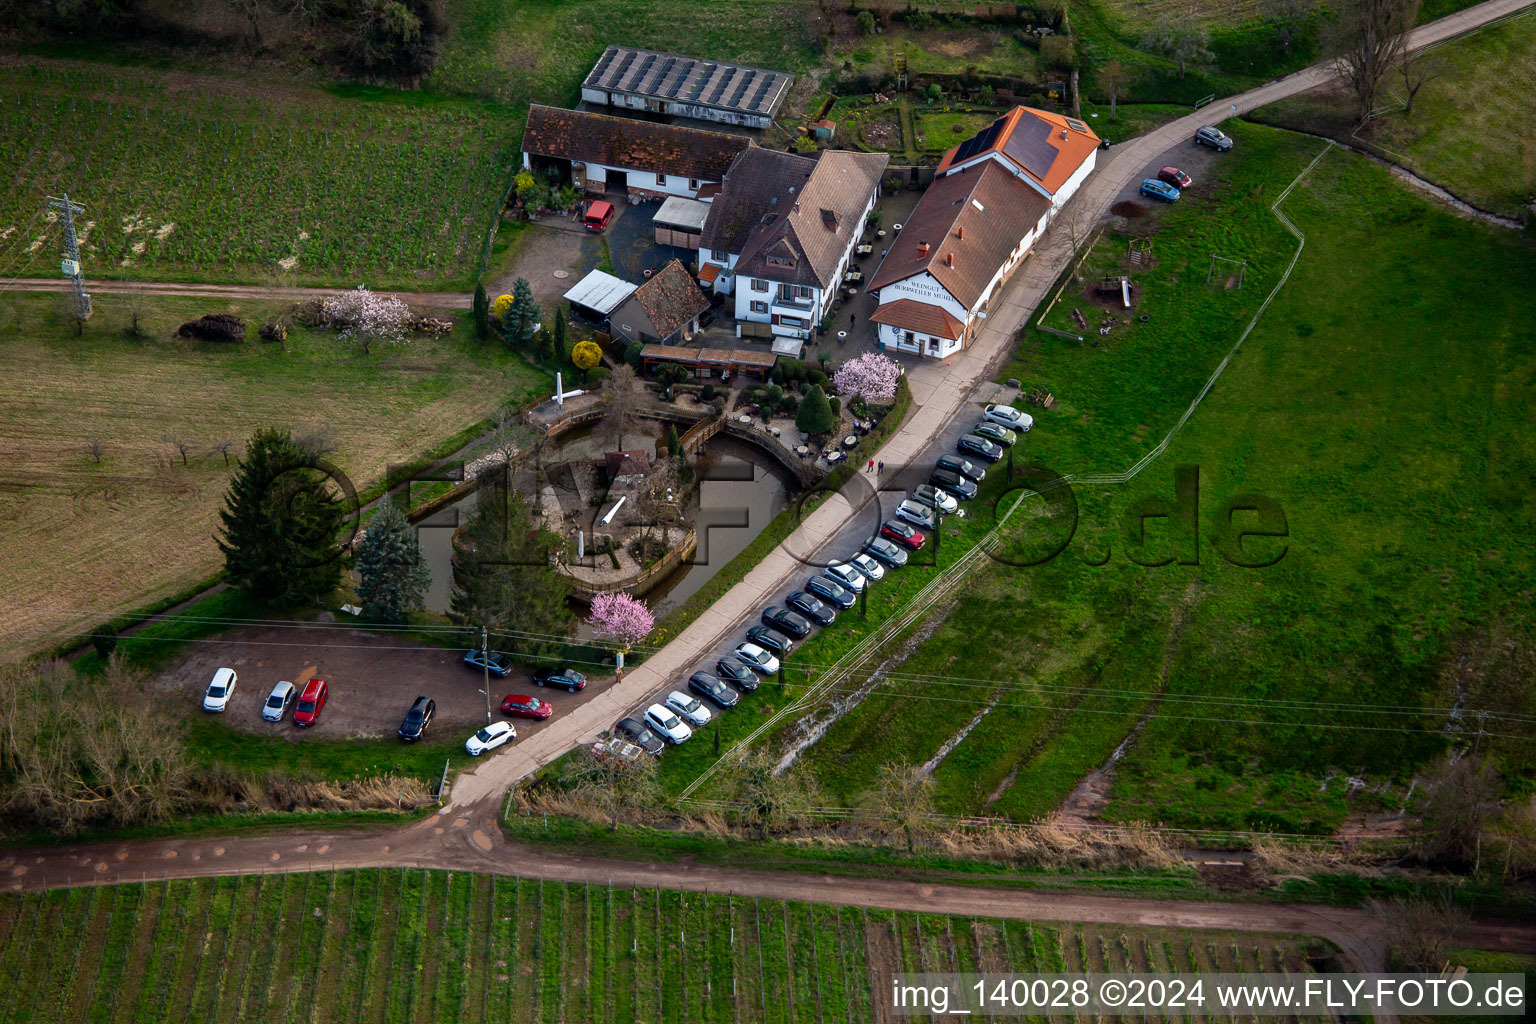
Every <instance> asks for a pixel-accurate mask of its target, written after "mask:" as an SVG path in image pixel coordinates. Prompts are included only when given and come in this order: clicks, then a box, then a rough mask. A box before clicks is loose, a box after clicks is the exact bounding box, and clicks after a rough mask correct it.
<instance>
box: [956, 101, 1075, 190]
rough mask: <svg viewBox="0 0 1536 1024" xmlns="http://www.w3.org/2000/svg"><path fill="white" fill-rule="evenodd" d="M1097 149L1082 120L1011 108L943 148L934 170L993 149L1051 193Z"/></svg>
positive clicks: (1047, 112)
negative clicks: (941, 158) (949, 147)
mask: <svg viewBox="0 0 1536 1024" xmlns="http://www.w3.org/2000/svg"><path fill="white" fill-rule="evenodd" d="M1098 148H1099V137H1098V136H1097V135H1095V134H1094V133H1093V129H1092V128H1089V127H1088V125H1087V124H1086V123H1085V122H1083V121H1079V120H1077V119H1076V118H1073V117H1064V116H1063V115H1061V114H1056V113H1052V112H1051V111H1049V110H1036V109H1035V108H1034V107H1014V108H1013V109H1012V110H1010V111H1008V113H1006V114H1004V115H1003V116H1002V117H1000V118H998V119H997V120H996V121H993V122H992V123H991V124H990V125H988V126H987V127H986V128H983V129H982V130H981V131H980V132H978V133H976V135H974V136H972V137H971V138H969V139H967V140H965V141H964V142H962V143H960V145H958V146H956V147H955V148H954V149H951V150H950V151H949V152H948V153H945V154H944V159H943V160H942V161H940V163H939V167H938V171H937V173H939V174H943V173H944V172H945V171H947V170H949V168H951V167H954V166H956V165H957V164H963V163H965V162H966V161H967V160H974V159H975V158H976V157H978V156H984V155H990V154H993V153H997V154H1000V155H1002V156H1003V157H1004V158H1005V159H1006V160H1008V161H1009V162H1010V163H1011V164H1013V165H1014V166H1015V167H1017V168H1018V169H1019V170H1021V171H1023V172H1024V173H1025V174H1027V175H1029V176H1030V177H1031V178H1033V179H1034V180H1035V181H1037V182H1039V183H1040V186H1041V187H1042V188H1044V189H1045V190H1046V191H1047V192H1049V193H1050V194H1051V195H1055V194H1056V190H1057V189H1059V188H1061V186H1062V185H1064V184H1065V183H1066V181H1067V179H1068V178H1070V177H1072V174H1073V172H1075V171H1076V170H1077V169H1078V168H1079V167H1081V166H1082V165H1083V161H1084V160H1087V159H1088V158H1089V157H1090V156H1092V155H1093V151H1094V150H1096V149H1098Z"/></svg>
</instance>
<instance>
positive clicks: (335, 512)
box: [218, 428, 346, 604]
mask: <svg viewBox="0 0 1536 1024" xmlns="http://www.w3.org/2000/svg"><path fill="white" fill-rule="evenodd" d="M345 512H346V510H345V509H344V508H343V506H342V502H341V499H340V498H339V497H338V496H337V494H336V491H335V489H334V488H333V487H332V486H331V484H330V483H329V481H328V480H327V473H326V472H325V471H324V470H323V469H322V468H321V467H320V465H319V460H318V459H316V458H315V456H314V455H313V454H311V453H310V452H307V451H305V450H304V449H303V448H302V447H301V446H300V445H298V444H296V443H295V442H294V440H293V436H292V434H290V433H289V432H288V431H287V430H278V429H275V428H267V429H264V430H259V431H257V432H256V434H255V435H253V436H252V437H251V440H250V443H249V444H248V445H247V446H246V450H245V457H244V458H242V459H241V460H240V464H239V466H238V467H236V469H235V472H234V475H233V476H232V477H231V478H230V482H229V490H228V492H226V494H225V497H224V509H223V511H221V512H220V513H219V518H220V519H221V520H223V523H224V529H223V531H222V535H221V536H220V537H219V538H218V544H219V550H220V551H222V552H223V553H224V572H225V575H226V576H227V577H228V579H229V581H230V582H231V583H233V584H234V585H235V586H237V587H240V588H241V589H243V590H245V591H247V592H249V593H251V594H253V595H255V596H257V597H261V598H266V599H268V600H272V601H278V602H281V603H284V604H299V603H303V602H306V601H314V600H317V599H319V598H320V597H323V596H324V595H326V594H328V593H330V592H331V591H332V590H334V589H335V588H336V585H337V584H338V583H339V582H340V581H341V572H342V569H343V567H344V566H343V558H342V554H341V551H340V550H339V549H338V548H337V544H336V537H337V533H338V532H339V531H340V529H341V523H342V519H343V517H344V515H345Z"/></svg>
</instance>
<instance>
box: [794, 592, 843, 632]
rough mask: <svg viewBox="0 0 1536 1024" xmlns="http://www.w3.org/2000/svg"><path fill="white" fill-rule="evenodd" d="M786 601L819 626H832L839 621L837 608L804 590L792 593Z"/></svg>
mask: <svg viewBox="0 0 1536 1024" xmlns="http://www.w3.org/2000/svg"><path fill="white" fill-rule="evenodd" d="M784 603H785V604H786V605H788V606H789V607H790V608H793V609H794V610H795V611H797V612H799V613H800V614H801V615H804V616H805V617H806V618H808V619H810V620H811V621H813V622H815V623H816V625H818V626H830V625H832V623H834V622H836V621H837V612H836V610H834V609H833V608H832V607H831V606H829V605H827V604H825V603H823V602H822V601H820V600H818V599H817V598H815V597H813V596H811V595H810V594H807V593H806V592H805V591H803V590H801V591H799V592H797V593H794V594H790V595H789V596H788V597H786V598H785V599H784Z"/></svg>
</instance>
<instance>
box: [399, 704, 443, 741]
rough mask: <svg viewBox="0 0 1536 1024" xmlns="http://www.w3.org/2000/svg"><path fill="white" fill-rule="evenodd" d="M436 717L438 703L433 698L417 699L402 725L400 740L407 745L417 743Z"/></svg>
mask: <svg viewBox="0 0 1536 1024" xmlns="http://www.w3.org/2000/svg"><path fill="white" fill-rule="evenodd" d="M436 715H437V701H435V700H433V699H432V698H431V697H417V698H416V703H414V704H412V705H411V710H409V711H407V712H406V713H405V720H404V721H403V722H401V723H400V738H401V739H402V740H405V742H407V743H415V742H416V741H417V740H419V739H421V737H422V734H424V733H425V732H426V731H427V726H429V725H431V724H432V719H433V718H434V717H436Z"/></svg>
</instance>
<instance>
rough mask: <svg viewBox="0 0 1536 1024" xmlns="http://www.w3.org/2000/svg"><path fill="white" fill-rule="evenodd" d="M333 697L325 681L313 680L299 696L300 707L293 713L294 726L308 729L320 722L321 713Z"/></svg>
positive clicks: (306, 684)
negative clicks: (328, 700) (327, 701)
mask: <svg viewBox="0 0 1536 1024" xmlns="http://www.w3.org/2000/svg"><path fill="white" fill-rule="evenodd" d="M330 696H331V688H330V687H329V686H327V685H326V682H325V680H324V679H311V680H310V681H309V682H307V683H305V684H304V692H303V693H301V694H299V706H298V707H297V708H295V709H294V711H293V724H294V725H297V726H298V727H299V728H301V729H306V728H308V727H309V726H311V725H314V724H315V723H316V722H317V721H319V720H320V712H321V710H322V709H323V708H324V707H325V702H326V700H327V699H329V697H330Z"/></svg>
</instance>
